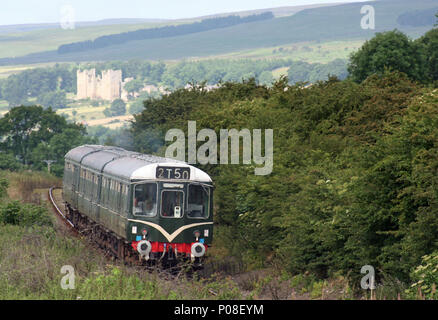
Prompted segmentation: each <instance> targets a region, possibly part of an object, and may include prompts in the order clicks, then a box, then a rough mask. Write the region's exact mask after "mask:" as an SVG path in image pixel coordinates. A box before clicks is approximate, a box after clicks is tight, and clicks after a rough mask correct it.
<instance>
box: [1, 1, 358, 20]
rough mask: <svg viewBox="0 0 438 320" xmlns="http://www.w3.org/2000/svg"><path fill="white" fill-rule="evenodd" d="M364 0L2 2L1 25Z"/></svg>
mask: <svg viewBox="0 0 438 320" xmlns="http://www.w3.org/2000/svg"><path fill="white" fill-rule="evenodd" d="M363 1H364V0H344V1H342V0H269V1H266V0H158V1H157V0H155V1H152V0H38V1H30V0H2V3H1V5H0V25H10V24H27V23H44V22H52V23H53V22H55V23H57V22H59V21H60V20H61V19H62V15H63V14H65V11H62V8H65V6H66V5H67V6H71V7H72V8H73V9H74V15H75V21H96V20H103V19H113V18H148V19H150V18H153V19H180V18H192V17H199V16H204V15H210V14H216V13H224V12H233V11H243V10H253V9H265V8H274V7H283V6H296V5H309V4H319V3H335V2H363Z"/></svg>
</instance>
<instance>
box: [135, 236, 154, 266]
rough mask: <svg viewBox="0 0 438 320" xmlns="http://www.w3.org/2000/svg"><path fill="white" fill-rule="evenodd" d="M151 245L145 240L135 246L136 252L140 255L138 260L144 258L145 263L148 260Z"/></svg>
mask: <svg viewBox="0 0 438 320" xmlns="http://www.w3.org/2000/svg"><path fill="white" fill-rule="evenodd" d="M151 249H152V245H151V243H150V242H149V241H147V240H142V241H140V242H139V243H138V244H137V251H138V253H139V254H140V259H141V258H143V257H144V258H145V259H146V261H147V260H149V253H150V252H151Z"/></svg>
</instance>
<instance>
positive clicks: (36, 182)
mask: <svg viewBox="0 0 438 320" xmlns="http://www.w3.org/2000/svg"><path fill="white" fill-rule="evenodd" d="M3 176H4V177H5V178H7V179H8V180H9V190H8V194H9V197H10V198H11V199H15V200H21V201H24V202H32V203H37V204H39V203H40V198H41V196H40V194H37V193H35V191H36V190H38V189H46V188H49V187H52V186H54V187H61V186H62V180H61V179H60V178H57V177H55V176H52V175H51V174H49V173H47V172H41V171H22V172H3Z"/></svg>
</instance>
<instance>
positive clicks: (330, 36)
mask: <svg viewBox="0 0 438 320" xmlns="http://www.w3.org/2000/svg"><path fill="white" fill-rule="evenodd" d="M364 4H367V3H354V4H343V5H338V6H330V7H321V8H313V9H306V10H303V11H300V12H298V13H296V14H295V15H292V16H286V17H278V18H275V19H271V20H267V21H259V22H253V23H248V24H244V25H237V26H233V27H229V28H224V29H220V30H210V31H206V32H200V33H196V34H189V35H184V36H179V37H172V38H163V39H149V40H141V41H131V42H128V43H124V44H122V45H114V46H109V47H105V48H102V49H96V50H92V51H88V52H87V54H83V53H80V52H78V53H71V54H63V55H59V54H58V53H57V52H56V51H55V50H52V51H47V52H40V53H35V54H30V55H27V56H23V57H18V58H7V59H1V60H0V63H1V64H24V63H37V62H51V61H59V62H61V61H96V60H128V59H135V58H140V59H151V60H169V59H181V58H188V57H203V56H211V55H219V54H226V53H230V52H235V51H242V50H248V49H255V48H264V47H273V46H278V45H285V44H291V43H297V42H304V41H314V42H318V41H319V42H326V41H337V40H360V39H362V40H365V39H369V38H371V37H372V36H373V35H374V34H375V33H376V32H382V31H388V30H393V29H395V28H397V29H399V30H401V31H403V32H404V33H406V34H408V35H409V36H411V37H418V36H419V35H421V34H423V33H424V32H425V31H426V30H428V29H430V28H431V27H432V25H428V26H412V25H410V24H406V23H404V24H403V25H400V24H399V23H398V22H397V21H398V19H399V17H400V16H401V15H405V14H406V13H409V12H412V11H416V10H427V9H428V10H430V13H431V14H432V15H433V14H434V13H435V12H436V11H437V10H438V5H437V3H436V1H434V0H419V1H415V2H412V1H409V0H381V1H375V2H369V3H368V4H372V5H373V6H374V8H375V12H376V29H375V30H363V29H361V27H360V21H361V19H362V17H363V15H362V14H361V13H360V9H361V8H362V6H363V5H364Z"/></svg>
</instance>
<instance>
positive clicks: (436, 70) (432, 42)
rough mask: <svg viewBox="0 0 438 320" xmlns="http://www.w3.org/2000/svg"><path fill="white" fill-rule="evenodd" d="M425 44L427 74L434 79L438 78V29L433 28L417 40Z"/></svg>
mask: <svg viewBox="0 0 438 320" xmlns="http://www.w3.org/2000/svg"><path fill="white" fill-rule="evenodd" d="M417 43H418V44H419V45H421V46H423V48H424V51H425V56H426V68H427V76H428V77H429V79H430V80H432V81H437V80H438V29H432V30H430V31H429V32H427V33H426V34H425V35H424V36H422V37H421V38H419V39H418V40H417Z"/></svg>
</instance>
